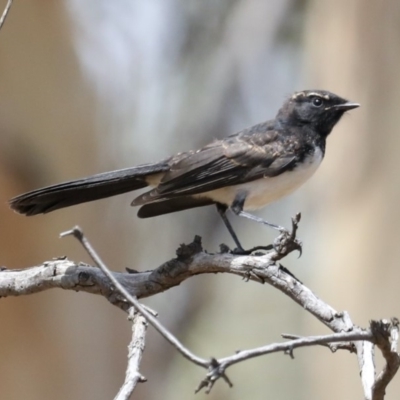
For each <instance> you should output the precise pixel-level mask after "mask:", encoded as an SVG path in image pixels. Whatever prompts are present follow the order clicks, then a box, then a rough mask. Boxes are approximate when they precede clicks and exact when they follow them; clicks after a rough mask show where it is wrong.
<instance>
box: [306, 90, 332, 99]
mask: <svg viewBox="0 0 400 400" xmlns="http://www.w3.org/2000/svg"><path fill="white" fill-rule="evenodd" d="M311 96H316V97H322V98H323V99H325V100H329V95H327V94H321V93H316V92H310V93H307V97H311Z"/></svg>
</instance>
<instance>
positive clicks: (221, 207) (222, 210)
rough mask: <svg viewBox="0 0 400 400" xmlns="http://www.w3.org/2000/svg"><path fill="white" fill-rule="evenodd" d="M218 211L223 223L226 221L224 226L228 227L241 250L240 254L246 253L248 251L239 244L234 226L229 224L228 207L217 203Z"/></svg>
mask: <svg viewBox="0 0 400 400" xmlns="http://www.w3.org/2000/svg"><path fill="white" fill-rule="evenodd" d="M216 206H217V210H218V214H219V215H220V216H221V218H222V221H224V224H225V226H226V228H227V229H228V231H229V233H230V234H231V236H232V239H233V241H234V242H235V244H236V247H237V249H238V250H239V252H240V253H242V252H243V253H245V252H246V251H245V250H244V249H243V247H242V245H241V244H240V242H239V239H238V237H237V235H236V232H235V231H234V230H233V227H232V224H231V223H230V222H229V219H228V217H227V216H226V210H227V209H228V207H227V206H225V205H223V204H220V203H217V204H216Z"/></svg>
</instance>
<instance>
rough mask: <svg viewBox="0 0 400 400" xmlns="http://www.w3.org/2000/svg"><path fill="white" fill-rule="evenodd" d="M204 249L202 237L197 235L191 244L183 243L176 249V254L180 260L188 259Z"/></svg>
mask: <svg viewBox="0 0 400 400" xmlns="http://www.w3.org/2000/svg"><path fill="white" fill-rule="evenodd" d="M202 251H203V246H202V245H201V237H200V236H198V235H196V236H195V237H194V239H193V242H192V243H189V244H184V243H182V244H181V245H180V246H179V248H178V249H177V250H176V255H177V259H178V260H179V261H188V260H189V259H191V258H192V257H193V256H194V255H196V254H198V253H200V252H202Z"/></svg>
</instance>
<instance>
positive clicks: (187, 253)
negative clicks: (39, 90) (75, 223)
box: [0, 220, 399, 400]
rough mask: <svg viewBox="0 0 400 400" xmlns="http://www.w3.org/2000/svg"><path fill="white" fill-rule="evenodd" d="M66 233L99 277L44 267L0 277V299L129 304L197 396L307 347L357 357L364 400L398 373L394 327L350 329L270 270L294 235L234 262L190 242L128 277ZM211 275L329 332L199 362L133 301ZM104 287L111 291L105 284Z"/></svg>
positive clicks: (278, 268)
mask: <svg viewBox="0 0 400 400" xmlns="http://www.w3.org/2000/svg"><path fill="white" fill-rule="evenodd" d="M293 224H294V228H293V230H295V229H296V226H297V225H296V221H295V220H294V222H293ZM68 233H69V234H73V235H74V236H76V237H77V238H78V239H79V240H80V241H81V242H82V244H83V245H84V246H85V248H86V249H87V250H88V252H89V253H90V254H91V256H92V257H93V259H94V260H95V262H96V264H98V265H99V266H101V268H102V269H103V271H101V270H99V269H97V268H93V267H91V266H88V265H86V264H75V263H73V262H71V261H68V260H65V259H57V260H53V261H49V262H46V263H44V264H43V265H41V266H38V267H33V268H31V269H26V270H22V271H16V270H12V271H10V270H3V271H1V272H0V296H10V295H14V296H15V295H21V294H29V293H35V292H38V291H42V290H46V289H49V288H53V287H60V288H63V289H69V290H75V291H77V290H84V291H87V292H90V293H96V294H101V295H103V296H104V297H106V298H107V299H108V300H109V301H110V302H111V303H112V304H114V305H116V306H118V307H119V308H121V309H122V310H124V311H128V310H129V309H130V308H131V305H133V306H134V307H135V308H136V309H137V310H139V311H140V313H142V315H143V316H144V317H145V318H146V320H147V321H148V322H149V323H150V324H151V325H153V326H154V327H155V328H156V329H157V330H158V331H159V332H160V333H161V334H162V335H163V336H164V337H165V338H166V339H167V340H168V341H169V342H170V343H171V344H173V345H174V346H175V347H176V348H177V349H178V350H179V351H180V352H181V353H182V354H183V355H184V357H186V358H187V359H189V360H190V361H192V362H193V363H195V364H197V365H199V366H202V367H203V368H207V369H208V373H207V375H206V377H205V379H203V381H202V382H201V383H200V385H199V387H198V388H197V391H198V390H201V389H202V388H206V391H207V392H209V391H210V390H211V388H212V387H213V385H214V383H215V382H216V381H217V380H218V379H219V378H223V379H224V380H225V381H226V382H227V383H228V385H230V386H231V385H232V383H231V382H230V380H229V378H228V377H227V376H226V369H227V368H228V367H229V366H231V365H234V364H236V363H238V362H241V361H244V360H247V359H250V358H253V357H258V356H261V355H265V354H269V353H272V352H277V351H283V352H285V353H286V354H289V355H290V356H292V357H293V350H294V349H295V348H297V347H304V346H310V345H327V346H329V347H330V348H331V349H332V350H333V351H334V350H336V349H337V348H346V349H348V350H351V351H354V350H356V352H357V356H358V359H359V367H360V373H361V379H362V384H363V390H364V397H365V399H367V400H370V399H371V400H381V399H383V397H382V396H383V395H382V393H383V394H384V390H385V388H386V386H387V384H388V383H389V382H390V380H391V379H392V378H393V376H394V374H395V373H396V372H397V369H398V366H399V355H398V354H397V352H396V345H397V340H398V321H397V320H392V321H391V323H390V324H389V325H388V324H387V323H386V322H385V321H381V322H380V323H371V329H369V330H362V329H361V328H359V327H357V326H355V325H353V323H352V321H351V319H350V317H349V315H348V314H347V313H346V312H337V311H336V310H335V309H333V308H332V307H331V306H329V305H328V304H326V303H325V302H323V301H322V300H321V299H319V298H318V297H317V296H316V295H315V294H314V293H313V292H311V290H310V289H308V288H307V287H306V286H305V285H304V284H302V283H301V282H300V281H299V280H298V279H297V278H296V277H295V276H293V274H291V273H290V272H289V271H288V270H287V269H286V268H284V267H283V266H282V265H280V264H279V263H277V261H279V260H280V259H282V258H283V257H284V256H285V255H287V254H288V253H289V252H291V251H294V250H298V249H299V248H298V246H299V243H298V242H297V240H296V238H295V235H294V234H293V232H292V234H288V233H286V234H282V235H280V237H279V238H278V240H275V243H274V246H273V249H272V250H271V251H269V252H268V253H266V254H264V255H262V256H254V255H249V256H240V255H234V254H229V253H223V254H209V253H206V252H204V251H203V250H202V247H201V240H200V238H199V237H196V238H195V240H194V241H193V242H192V243H190V244H189V245H181V246H180V248H179V249H178V250H177V257H176V258H175V259H172V260H170V261H167V262H166V263H164V264H162V265H161V266H160V267H158V268H156V269H155V270H152V271H143V272H136V271H134V273H129V274H122V273H111V272H110V271H109V270H108V269H107V268H106V267H105V266H104V264H103V263H102V261H101V259H100V258H99V257H98V255H97V253H96V252H95V251H94V250H93V248H92V247H91V246H90V244H89V243H88V242H87V240H86V239H85V238H84V237H83V235H82V232H80V231H79V230H77V229H74V230H72V231H70V232H68ZM290 241H291V242H292V243H290ZM135 269H138V268H135ZM217 272H220V273H231V274H235V275H239V276H241V277H242V278H244V279H245V280H246V281H247V280H253V281H256V282H259V283H269V284H271V285H273V286H274V287H276V288H278V289H279V290H281V291H282V292H283V293H284V294H286V295H287V296H289V297H290V298H291V299H293V300H294V301H295V302H297V303H298V304H299V305H301V306H302V307H303V308H305V309H306V310H307V311H309V312H310V313H311V314H313V315H314V316H315V317H317V318H318V319H319V320H320V321H321V322H322V323H324V324H325V325H326V326H327V327H329V328H330V329H331V330H332V331H334V332H336V333H334V334H333V335H326V336H317V337H302V338H300V337H296V336H293V335H285V337H289V338H292V339H294V340H291V341H289V342H286V343H277V344H271V345H267V346H263V347H260V348H257V349H251V350H245V351H241V352H238V353H236V354H234V355H232V356H229V357H225V358H221V359H215V358H211V359H210V360H205V359H202V358H200V357H198V356H196V355H194V354H193V353H191V352H190V351H189V350H188V349H186V348H185V347H184V346H183V345H182V344H181V343H180V342H179V341H178V339H177V338H175V337H174V336H173V335H172V334H171V333H170V332H168V331H167V330H166V329H165V328H164V327H163V326H162V325H161V324H160V323H159V322H158V320H157V319H156V318H154V317H153V316H152V315H151V313H149V312H148V311H146V309H145V307H144V306H143V305H141V304H140V303H139V302H138V300H137V298H142V297H147V296H151V295H154V294H156V293H160V292H163V291H165V290H167V289H169V288H171V287H173V286H176V285H179V284H180V283H181V282H183V281H184V280H186V279H188V278H189V277H191V276H193V275H197V274H202V273H217ZM110 281H111V282H112V284H110ZM115 289H117V290H115ZM396 321H397V322H396ZM377 327H379V329H378V328H377ZM335 343H336V344H335ZM373 344H377V345H378V347H379V348H380V349H381V351H382V352H383V353H384V357H385V359H386V361H387V365H386V367H385V368H384V370H383V371H382V373H381V374H380V375H379V376H378V378H377V379H376V380H375V367H374V358H373V357H374V354H373ZM133 370H134V371H135V374H137V375H135V374H128V372H127V379H126V386H127V387H128V386H129V387H132V386H134V385H133V384H132V382H133V378H130V376H131V375H132V376H138V375H140V374H139V372H138V371H137V368H136V369H132V371H133ZM121 390H122V389H121ZM132 390H133V389H132ZM379 396H380V397H379ZM121 398H124V397H121Z"/></svg>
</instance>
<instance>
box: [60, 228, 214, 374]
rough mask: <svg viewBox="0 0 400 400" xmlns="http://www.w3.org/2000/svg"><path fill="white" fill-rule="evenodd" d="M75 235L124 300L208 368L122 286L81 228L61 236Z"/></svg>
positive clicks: (181, 350)
mask: <svg viewBox="0 0 400 400" xmlns="http://www.w3.org/2000/svg"><path fill="white" fill-rule="evenodd" d="M66 235H73V236H74V237H75V238H76V239H78V240H79V241H80V242H81V244H82V246H83V247H84V248H85V250H86V251H87V252H88V254H89V255H90V257H92V259H93V261H94V262H95V263H96V264H97V265H98V267H99V268H100V269H101V270H102V271H103V272H104V274H105V275H106V276H107V277H108V279H110V281H111V282H112V284H113V285H114V286H115V288H116V289H117V290H118V291H119V293H121V294H122V295H123V296H124V298H125V299H126V300H127V301H128V302H129V303H130V304H131V305H133V306H134V307H135V309H136V310H138V311H139V312H140V313H141V314H142V315H143V316H144V317H145V318H146V320H147V321H148V322H149V323H150V324H151V325H152V326H153V327H154V329H155V330H156V331H158V333H160V335H161V336H163V337H164V339H165V340H167V341H168V342H169V343H171V344H172V345H173V346H174V347H175V348H176V349H177V350H178V351H179V352H180V353H181V354H182V355H183V356H184V357H185V358H187V359H188V360H189V361H191V362H193V363H194V364H197V365H200V366H202V367H204V368H207V367H208V365H209V362H208V361H207V360H204V359H202V358H200V357H197V356H196V355H195V354H193V353H192V352H191V351H190V350H189V349H187V348H186V347H185V346H183V344H182V343H181V342H180V341H179V340H178V339H177V338H176V337H175V336H174V335H172V333H171V332H169V331H168V330H167V329H166V328H165V327H164V326H163V325H162V324H161V323H160V322H159V321H158V320H157V318H155V317H154V316H153V315H151V313H149V312H148V311H147V310H146V308H145V307H143V306H142V305H141V304H140V302H139V301H138V300H137V298H136V297H134V296H132V295H131V294H130V293H129V292H128V291H127V290H126V289H125V288H124V286H122V285H121V283H120V282H119V281H118V280H117V279H116V278H115V277H114V275H113V274H112V272H111V271H110V270H109V269H108V268H107V266H106V265H105V264H104V263H103V261H102V259H101V258H100V256H99V255H98V254H97V253H96V251H95V250H94V249H93V247H92V246H91V244H90V243H89V241H88V240H87V239H86V237H85V236H84V234H83V232H82V231H81V229H80V228H79V227H75V228H74V229H72V230H71V231H68V232H65V233H63V234H61V236H66Z"/></svg>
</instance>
